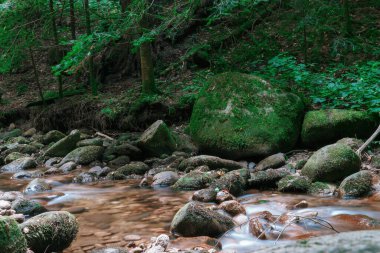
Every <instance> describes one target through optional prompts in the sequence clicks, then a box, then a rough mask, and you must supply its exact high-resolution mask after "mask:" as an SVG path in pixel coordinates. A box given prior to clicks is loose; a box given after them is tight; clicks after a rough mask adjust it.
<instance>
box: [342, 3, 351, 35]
mask: <svg viewBox="0 0 380 253" xmlns="http://www.w3.org/2000/svg"><path fill="white" fill-rule="evenodd" d="M348 1H349V0H343V9H344V21H345V34H346V35H347V36H352V24H351V15H350V4H349V2H348Z"/></svg>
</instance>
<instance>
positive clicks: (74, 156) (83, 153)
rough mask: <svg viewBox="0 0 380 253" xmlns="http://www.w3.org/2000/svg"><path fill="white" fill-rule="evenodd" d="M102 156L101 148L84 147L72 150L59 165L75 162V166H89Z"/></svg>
mask: <svg viewBox="0 0 380 253" xmlns="http://www.w3.org/2000/svg"><path fill="white" fill-rule="evenodd" d="M102 154H103V147H99V146H85V147H80V148H77V149H74V150H73V151H71V152H70V153H68V154H67V155H66V156H65V157H64V158H63V159H62V161H61V163H60V165H62V164H64V163H67V162H75V163H76V164H89V163H91V162H93V161H95V160H97V159H100V158H101V157H102Z"/></svg>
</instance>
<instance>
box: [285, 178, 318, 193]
mask: <svg viewBox="0 0 380 253" xmlns="http://www.w3.org/2000/svg"><path fill="white" fill-rule="evenodd" d="M310 185H311V182H310V180H309V179H308V178H307V177H302V176H301V177H300V176H292V175H289V176H286V177H284V178H282V179H281V180H280V181H279V182H278V190H279V191H280V192H307V191H308V190H309V188H310Z"/></svg>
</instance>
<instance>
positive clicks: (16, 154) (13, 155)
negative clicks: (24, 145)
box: [4, 152, 28, 163]
mask: <svg viewBox="0 0 380 253" xmlns="http://www.w3.org/2000/svg"><path fill="white" fill-rule="evenodd" d="M26 156H28V155H25V154H22V153H19V152H12V153H10V154H9V155H7V156H6V157H5V159H4V162H5V163H11V162H13V161H15V160H17V159H20V158H23V157H26Z"/></svg>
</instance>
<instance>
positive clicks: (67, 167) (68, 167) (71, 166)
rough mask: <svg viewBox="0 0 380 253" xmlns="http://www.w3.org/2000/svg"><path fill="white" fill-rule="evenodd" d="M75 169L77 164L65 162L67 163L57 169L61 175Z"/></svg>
mask: <svg viewBox="0 0 380 253" xmlns="http://www.w3.org/2000/svg"><path fill="white" fill-rule="evenodd" d="M76 168H77V164H76V163H75V162H67V163H64V164H62V165H61V166H60V167H59V169H60V170H61V171H62V172H63V173H68V172H70V171H73V170H75V169H76Z"/></svg>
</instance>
